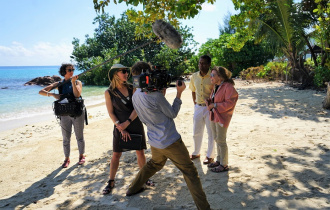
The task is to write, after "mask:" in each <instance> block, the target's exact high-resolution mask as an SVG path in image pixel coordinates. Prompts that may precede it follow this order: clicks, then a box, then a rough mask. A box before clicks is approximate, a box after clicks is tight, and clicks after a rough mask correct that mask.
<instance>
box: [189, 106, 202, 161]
mask: <svg viewBox="0 0 330 210" xmlns="http://www.w3.org/2000/svg"><path fill="white" fill-rule="evenodd" d="M203 108H205V107H203V106H198V105H195V108H194V117H193V124H194V125H193V139H194V151H193V152H192V153H191V154H192V155H199V154H200V151H201V147H202V141H203V133H204V127H205V121H204V118H203V110H204V109H203Z"/></svg>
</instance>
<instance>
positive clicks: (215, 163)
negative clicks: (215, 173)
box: [207, 161, 221, 168]
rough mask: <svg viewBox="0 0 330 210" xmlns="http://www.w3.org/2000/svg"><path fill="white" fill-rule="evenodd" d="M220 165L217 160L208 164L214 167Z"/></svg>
mask: <svg viewBox="0 0 330 210" xmlns="http://www.w3.org/2000/svg"><path fill="white" fill-rule="evenodd" d="M220 165H221V164H220V162H219V161H216V162H213V163H209V164H207V167H209V168H214V167H217V166H220Z"/></svg>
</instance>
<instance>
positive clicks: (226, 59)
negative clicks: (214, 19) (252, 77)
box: [199, 34, 274, 77]
mask: <svg viewBox="0 0 330 210" xmlns="http://www.w3.org/2000/svg"><path fill="white" fill-rule="evenodd" d="M232 36H233V35H232V34H222V35H220V37H219V38H218V39H210V40H208V41H207V42H206V43H204V44H202V46H201V47H200V49H199V56H201V55H204V54H206V55H209V56H211V58H212V65H216V66H224V67H226V68H228V69H229V70H230V71H232V72H233V76H234V77H235V76H238V75H239V72H240V71H242V70H243V69H246V68H248V67H251V66H259V65H262V64H265V63H266V62H267V61H268V60H269V59H272V58H273V57H274V55H273V53H272V52H270V51H269V50H267V47H266V43H260V44H254V41H253V40H251V41H248V42H247V43H246V44H245V46H244V47H243V48H242V49H241V50H240V51H239V52H236V51H234V50H233V49H232V48H229V47H227V44H228V41H229V40H230V39H231V38H232Z"/></svg>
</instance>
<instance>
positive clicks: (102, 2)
mask: <svg viewBox="0 0 330 210" xmlns="http://www.w3.org/2000/svg"><path fill="white" fill-rule="evenodd" d="M206 2H207V3H211V4H213V3H214V2H215V0H189V1H185V0H157V1H152V0H118V1H117V0H113V3H114V4H117V3H126V5H127V6H133V7H136V6H138V5H141V4H142V5H143V11H135V10H128V11H127V15H128V17H129V20H130V21H132V22H134V23H136V24H137V26H136V35H137V36H139V37H140V36H145V37H148V38H150V37H151V36H152V30H150V29H151V24H152V23H153V22H155V20H157V19H165V20H168V21H169V22H170V23H171V24H172V25H173V26H174V27H176V28H179V21H178V20H179V19H188V18H194V17H195V16H196V15H197V14H198V13H199V11H200V10H201V9H202V4H203V3H206ZM93 3H94V8H95V10H96V11H98V12H100V11H102V12H103V13H104V8H105V7H107V6H110V7H111V0H93ZM114 4H113V6H114Z"/></svg>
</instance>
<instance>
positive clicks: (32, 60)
mask: <svg viewBox="0 0 330 210" xmlns="http://www.w3.org/2000/svg"><path fill="white" fill-rule="evenodd" d="M72 50H73V46H72V44H71V43H66V42H63V43H60V44H53V43H50V42H38V43H36V44H34V45H33V46H32V47H26V46H24V44H22V43H19V42H12V44H11V45H10V46H0V66H25V65H36V66H38V65H59V64H61V63H62V62H68V61H70V55H71V53H72Z"/></svg>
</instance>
